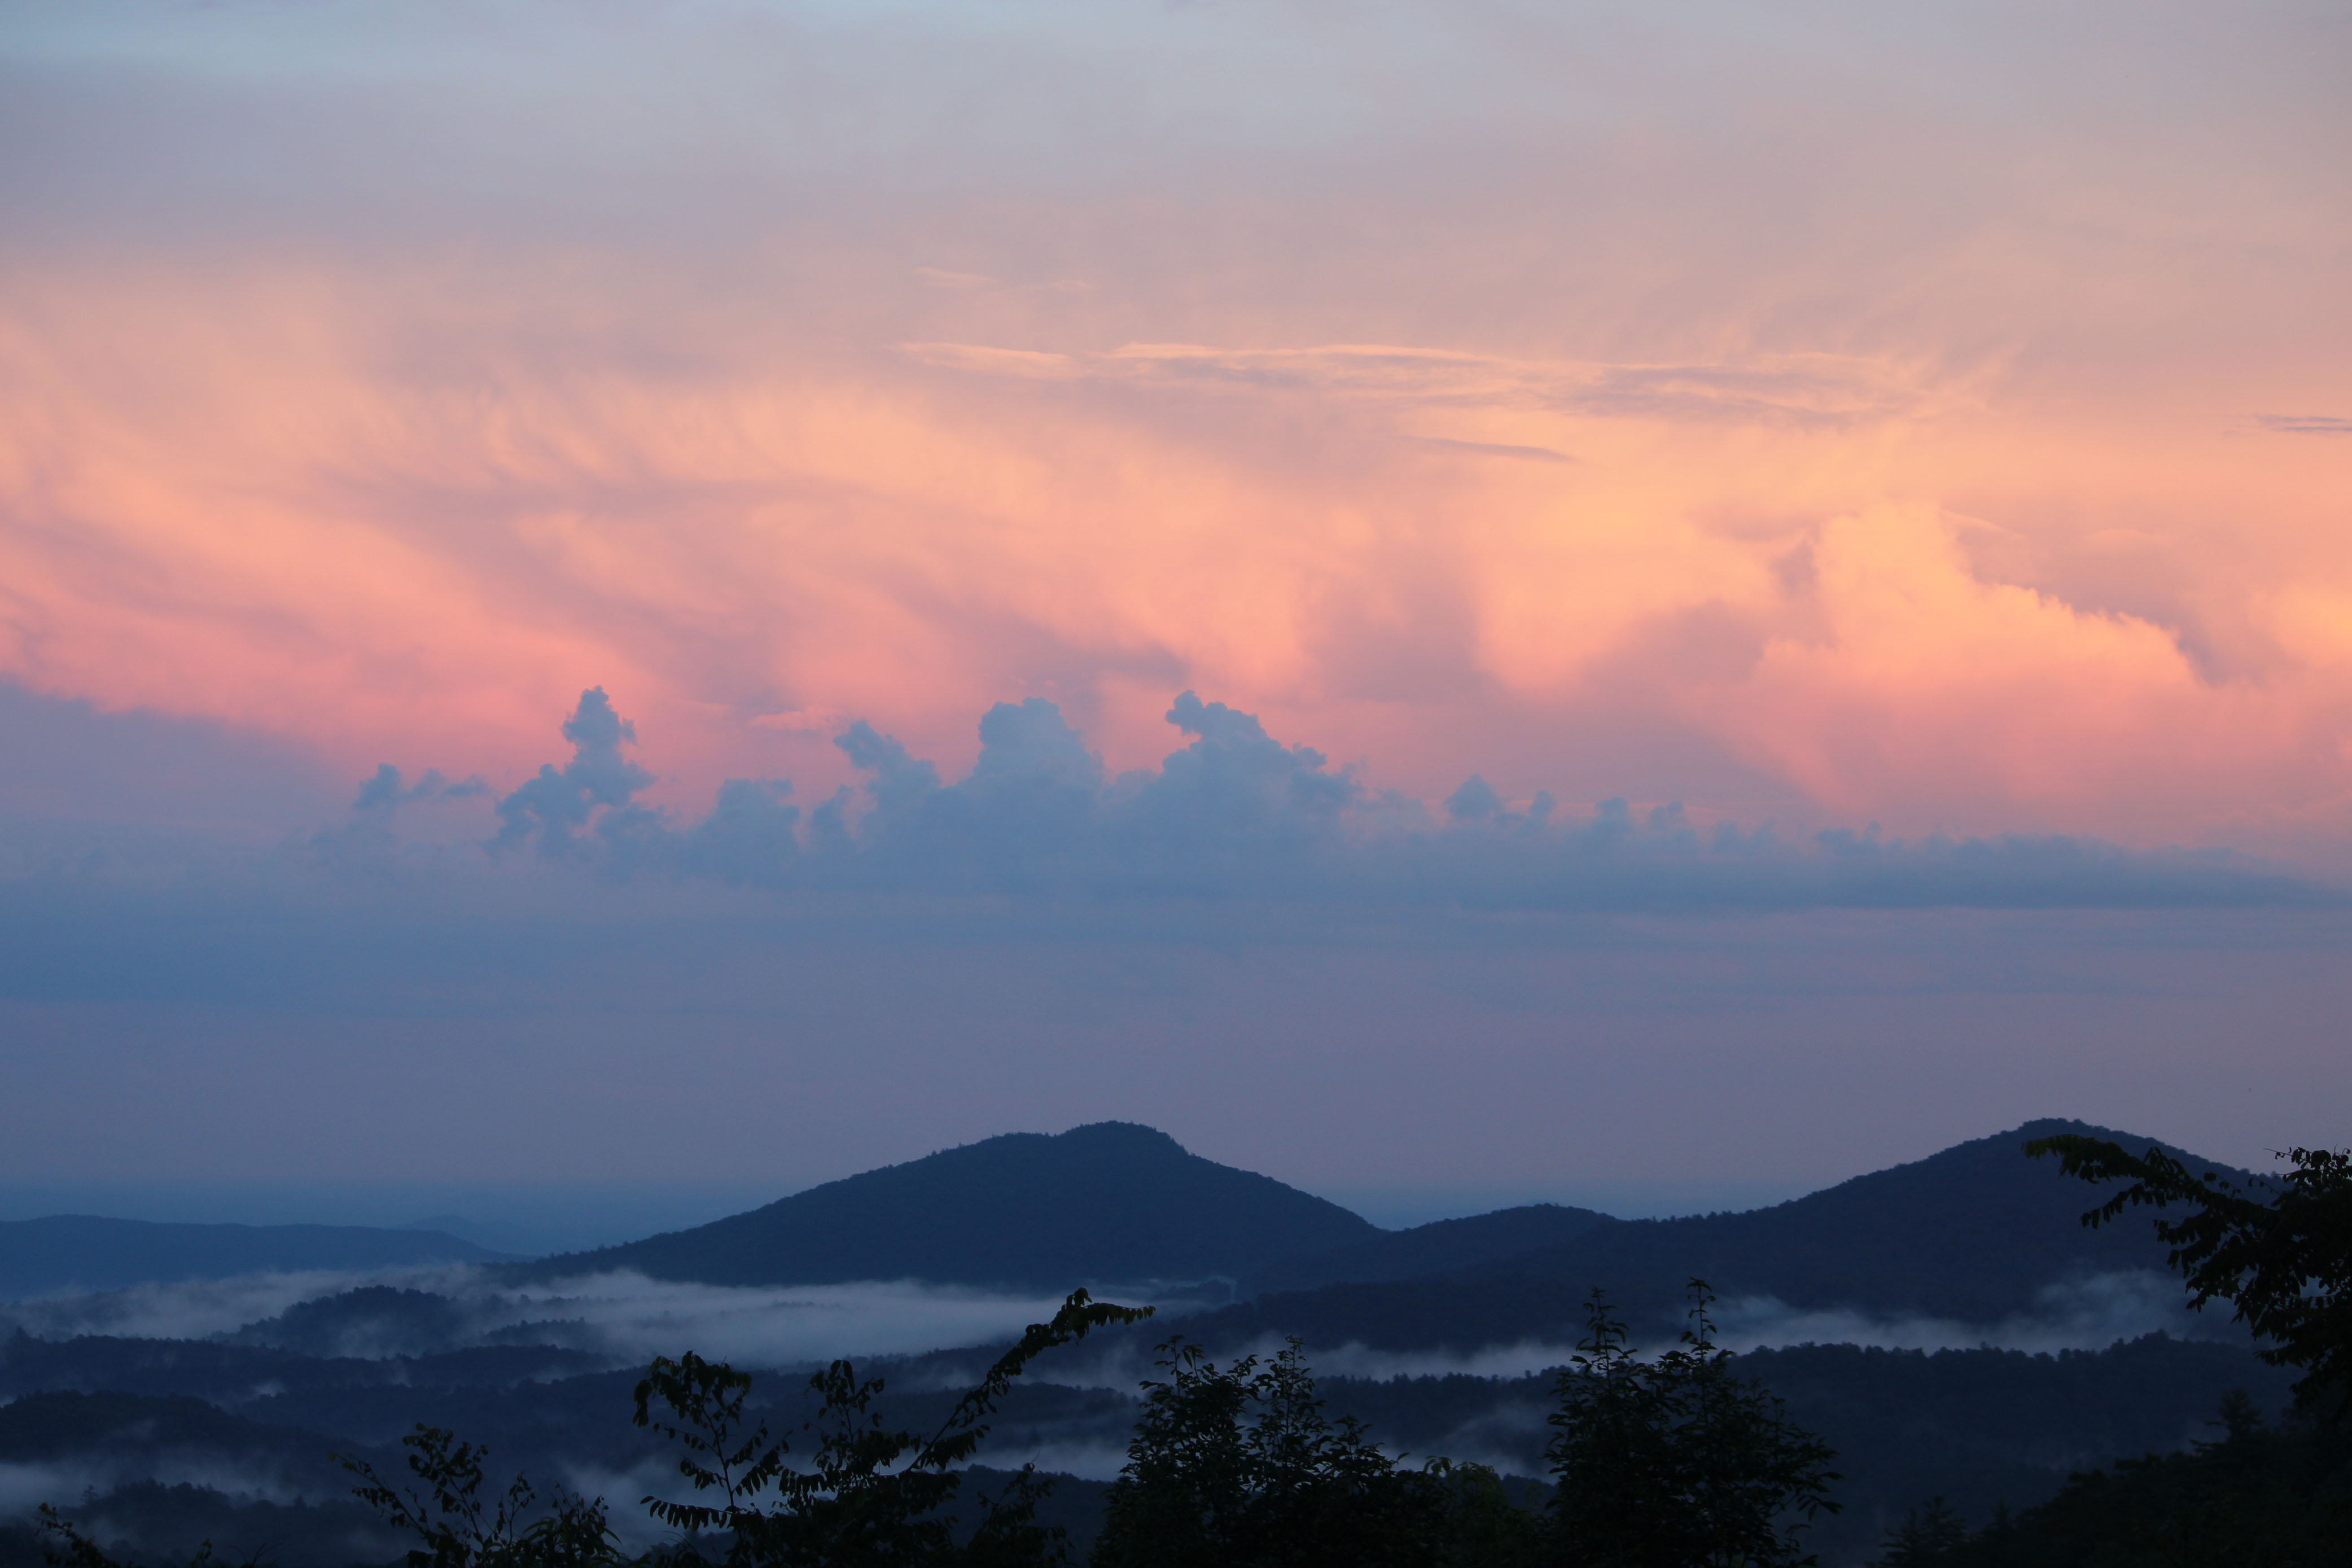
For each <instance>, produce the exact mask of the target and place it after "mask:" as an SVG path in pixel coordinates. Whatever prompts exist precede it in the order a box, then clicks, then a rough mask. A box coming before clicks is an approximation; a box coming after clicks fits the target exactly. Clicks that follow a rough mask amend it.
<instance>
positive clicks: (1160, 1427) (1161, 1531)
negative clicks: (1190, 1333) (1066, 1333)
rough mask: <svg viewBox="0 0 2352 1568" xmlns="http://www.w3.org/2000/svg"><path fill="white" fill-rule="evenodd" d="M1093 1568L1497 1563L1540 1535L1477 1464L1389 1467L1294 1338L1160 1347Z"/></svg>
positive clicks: (1407, 1567) (1501, 1566) (1494, 1567)
mask: <svg viewBox="0 0 2352 1568" xmlns="http://www.w3.org/2000/svg"><path fill="white" fill-rule="evenodd" d="M1159 1364H1160V1367H1161V1368H1163V1369H1164V1370H1165V1372H1166V1373H1167V1376H1166V1377H1165V1379H1164V1380H1160V1381H1152V1382H1147V1383H1145V1384H1144V1385H1143V1386H1144V1389H1145V1391H1146V1392H1145V1396H1144V1402H1143V1411H1142V1414H1141V1415H1140V1417H1139V1419H1138V1421H1137V1423H1136V1429H1135V1437H1134V1440H1133V1441H1132V1442H1131V1443H1130V1444H1129V1447H1128V1462H1127V1466H1126V1468H1124V1469H1123V1470H1121V1471H1120V1472H1119V1479H1118V1481H1117V1482H1116V1483H1114V1484H1113V1486H1112V1487H1111V1489H1110V1491H1109V1494H1108V1497H1107V1498H1106V1499H1105V1511H1104V1518H1103V1531H1102V1535H1101V1536H1100V1538H1099V1539H1097V1542H1096V1543H1095V1549H1094V1552H1093V1553H1092V1555H1091V1557H1090V1558H1089V1559H1088V1561H1089V1563H1091V1564H1092V1568H1202V1565H1205V1564H1218V1565H1220V1568H1294V1565H1295V1568H1320V1565H1322V1564H1327V1563H1347V1564H1349V1565H1350V1568H1387V1565H1395V1568H1432V1565H1435V1564H1445V1563H1462V1564H1464V1565H1465V1568H1468V1565H1469V1564H1473V1563H1475V1564H1478V1565H1479V1568H1505V1565H1507V1564H1509V1563H1519V1562H1528V1561H1531V1558H1530V1557H1529V1556H1528V1552H1530V1551H1531V1549H1532V1547H1533V1546H1534V1544H1535V1541H1536V1537H1537V1531H1536V1529H1535V1525H1534V1521H1533V1520H1532V1519H1530V1518H1529V1517H1528V1516H1527V1515H1525V1514H1523V1513H1521V1512H1520V1511H1519V1510H1517V1509H1514V1508H1513V1507H1512V1506H1511V1504H1510V1502H1509V1500H1508V1499H1507V1497H1506V1496H1505V1495H1504V1492H1503V1488H1502V1483H1501V1481H1500V1479H1498V1478H1497V1477H1496V1475H1495V1473H1494V1472H1493V1471H1491V1470H1489V1469H1487V1468H1485V1467H1484V1466H1477V1465H1454V1464H1452V1463H1450V1462H1449V1461H1446V1460H1442V1459H1441V1460H1435V1461H1433V1462H1432V1463H1431V1464H1429V1465H1428V1466H1425V1467H1424V1468H1422V1469H1419V1470H1408V1469H1404V1468H1400V1467H1399V1466H1398V1464H1397V1462H1396V1461H1395V1460H1394V1459H1391V1458H1390V1457H1389V1456H1388V1455H1387V1454H1385V1453H1383V1452H1382V1451H1381V1448H1380V1447H1379V1446H1378V1445H1377V1444H1375V1443H1374V1442H1373V1441H1372V1440H1371V1437H1370V1434H1369V1433H1368V1432H1367V1431H1366V1430H1365V1428H1364V1426H1362V1424H1361V1423H1360V1422H1359V1421H1357V1420H1356V1419H1355V1418H1354V1417H1352V1416H1349V1417H1343V1418H1341V1419H1340V1420H1339V1421H1337V1422H1334V1421H1332V1420H1330V1419H1328V1417H1326V1416H1325V1415H1324V1414H1323V1401H1322V1399H1321V1398H1320V1397H1319V1396H1318V1394H1316V1391H1315V1379H1314V1376H1313V1374H1312V1373H1310V1372H1309V1371H1308V1369H1307V1360H1306V1355H1305V1352H1304V1351H1303V1349H1302V1347H1301V1345H1300V1343H1299V1342H1298V1341H1297V1340H1295V1339H1294V1340H1292V1341H1290V1342H1289V1343H1288V1345H1287V1346H1286V1348H1285V1349H1283V1350H1281V1351H1280V1352H1276V1354H1275V1355H1274V1356H1273V1358H1272V1359H1270V1360H1268V1361H1265V1362H1260V1361H1259V1359H1258V1358H1257V1357H1255V1356H1243V1357H1242V1358H1241V1359H1239V1360H1238V1361H1235V1362H1233V1363H1229V1364H1228V1365H1225V1366H1223V1367H1220V1366H1218V1365H1217V1364H1216V1363H1214V1362H1213V1361H1211V1360H1209V1359H1208V1357H1207V1355H1206V1354H1205V1353H1204V1352H1202V1349H1201V1347H1200V1346H1198V1345H1195V1344H1187V1343H1185V1342H1183V1341H1182V1340H1181V1339H1171V1340H1170V1341H1169V1342H1166V1343H1165V1344H1162V1345H1161V1346H1160V1363H1159Z"/></svg>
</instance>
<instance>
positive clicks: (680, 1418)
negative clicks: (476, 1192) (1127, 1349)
mask: <svg viewBox="0 0 2352 1568" xmlns="http://www.w3.org/2000/svg"><path fill="white" fill-rule="evenodd" d="M1150 1315H1151V1309H1150V1308H1149V1307H1122V1306H1117V1305H1114V1304H1113V1303H1111V1302H1108V1301H1096V1300H1091V1299H1090V1298H1089V1297H1088V1296H1087V1292H1086V1291H1084V1290H1075V1291H1072V1292H1071V1293H1070V1296H1069V1298H1068V1300H1066V1301H1064V1302H1063V1303H1062V1307H1061V1310H1059V1311H1057V1312H1056V1313H1055V1315H1054V1318H1053V1321H1050V1322H1045V1323H1032V1324H1031V1325H1030V1326H1029V1328H1028V1331H1026V1332H1025V1333H1024V1334H1023V1335H1022V1337H1021V1341H1020V1342H1019V1343H1018V1344H1016V1345H1014V1346H1013V1348H1012V1349H1011V1350H1009V1351H1007V1352H1004V1354H1003V1355H1002V1356H1000V1357H998V1358H997V1360H996V1362H995V1363H994V1364H993V1365H992V1366H991V1367H990V1368H989V1370H988V1373H987V1374H986V1375H985V1376H983V1377H982V1379H981V1381H980V1382H979V1384H976V1385H975V1386H974V1387H973V1388H972V1389H971V1391H970V1392H968V1393H967V1394H964V1396H963V1397H962V1398H961V1399H960V1400H958V1401H957V1402H956V1405H955V1408H954V1409H953V1410H951V1411H950V1412H949V1414H948V1416H947V1418H946V1420H945V1421H944V1422H942V1423H941V1424H940V1427H939V1429H938V1430H937V1431H936V1432H934V1433H933V1434H932V1435H931V1436H929V1437H923V1436H917V1435H916V1434H914V1433H911V1432H905V1431H898V1430H894V1429H891V1428H888V1427H886V1426H884V1425H883V1423H882V1419H881V1417H880V1416H879V1415H877V1414H876V1413H875V1412H874V1410H873V1408H872V1405H873V1400H874V1396H875V1395H876V1394H880V1393H881V1392H882V1391H883V1383H882V1380H881V1379H880V1378H870V1379H864V1380H861V1379H860V1378H859V1377H858V1376H857V1373H856V1368H855V1367H853V1366H852V1365H851V1364H850V1363H848V1362H846V1361H836V1362H835V1363H833V1364H832V1365H830V1366H829V1367H827V1368H826V1369H825V1370H824V1371H823V1372H821V1373H817V1374H816V1375H815V1376H814V1378H812V1379H810V1383H809V1386H810V1388H811V1390H812V1391H813V1392H814V1393H815V1394H817V1396H818V1410H817V1414H816V1415H815V1416H814V1418H813V1419H812V1420H811V1421H810V1422H809V1423H808V1424H807V1425H806V1426H804V1427H803V1430H804V1431H806V1432H809V1433H811V1434H813V1436H814V1449H813V1451H812V1453H811V1454H810V1457H809V1458H810V1463H809V1467H808V1468H806V1469H795V1468H792V1467H791V1466H790V1465H788V1464H787V1463H786V1461H785V1455H786V1454H787V1452H788V1451H789V1449H790V1444H789V1443H788V1442H786V1441H783V1440H779V1439H772V1438H771V1436H770V1435H769V1432H768V1429H767V1427H766V1426H765V1424H764V1423H761V1424H755V1425H751V1426H750V1428H749V1429H748V1430H746V1423H747V1416H746V1414H745V1409H744V1405H745V1401H746V1399H747V1397H748V1396H749V1394H750V1392H751V1374H750V1373H740V1372H737V1371H735V1370H734V1369H733V1368H731V1367H729V1366H727V1365H726V1364H725V1363H713V1362H706V1361H704V1360H702V1358H700V1357H699V1356H696V1355H693V1354H688V1355H685V1356H681V1357H679V1358H678V1359H677V1360H676V1361H672V1360H670V1359H669V1358H667V1357H663V1358H661V1359H659V1360H656V1362H655V1363H653V1366H652V1368H651V1370H649V1371H648V1372H647V1373H646V1376H645V1378H644V1379H643V1380H642V1381H641V1382H639V1383H638V1384H637V1387H636V1415H635V1420H636V1424H637V1425H638V1426H646V1427H650V1428H651V1429H652V1430H654V1431H655V1432H656V1433H659V1434H661V1435H663V1436H667V1437H669V1438H671V1439H672V1440H674V1441H676V1442H677V1443H678V1444H680V1445H681V1446H682V1447H684V1448H685V1450H686V1452H685V1453H684V1454H683V1455H681V1456H680V1457H679V1459H678V1473H679V1474H680V1475H681V1476H683V1477H685V1478H686V1479H688V1481H690V1482H692V1483H693V1486H694V1489H695V1490H696V1491H697V1492H698V1493H704V1492H709V1491H713V1490H716V1491H717V1492H718V1493H719V1501H718V1502H716V1503H698V1502H669V1501H666V1500H662V1499H659V1498H653V1497H648V1498H646V1500H645V1506H646V1510H648V1511H649V1512H650V1513H652V1515H653V1516H654V1517H655V1518H656V1519H657V1520H659V1521H662V1522H663V1523H665V1524H667V1525H670V1526H672V1527H673V1528H676V1529H679V1530H688V1531H726V1532H728V1533H729V1535H730V1545H729V1548H728V1552H727V1561H728V1563H730V1564H731V1565H735V1568H864V1565H865V1564H869V1563H871V1564H886V1563H887V1564H916V1563H924V1564H929V1563H940V1564H946V1563H955V1564H962V1565H969V1568H982V1565H983V1564H984V1565H986V1568H1015V1565H1027V1564H1044V1563H1056V1562H1061V1561H1065V1560H1066V1556H1067V1548H1066V1542H1064V1540H1063V1535H1062V1532H1061V1531H1058V1530H1049V1529H1046V1528H1045V1527H1043V1526H1040V1525H1038V1524H1037V1523H1036V1522H1035V1513H1036V1507H1037V1503H1038V1501H1039V1500H1040V1499H1041V1498H1043V1497H1044V1495H1045V1490H1046V1489H1047V1487H1048V1486H1049V1485H1050V1484H1051V1483H1050V1482H1048V1481H1047V1480H1045V1479H1043V1478H1041V1477H1039V1476H1038V1475H1037V1474H1036V1473H1035V1470H1034V1468H1031V1467H1027V1466H1024V1467H1023V1468H1022V1469H1021V1471H1020V1473H1019V1474H1017V1475H1015V1476H1014V1477H1013V1479H1011V1480H1010V1481H1009V1482H1008V1483H1007V1484H1006V1485H1005V1487H1004V1489H1003V1490H1002V1491H1001V1492H1000V1493H999V1494H998V1495H997V1496H995V1497H993V1498H990V1497H987V1496H985V1495H982V1496H981V1497H980V1498H979V1499H978V1500H979V1502H980V1504H981V1509H980V1516H979V1520H978V1522H977V1525H976V1528H975V1530H974V1531H973V1533H972V1534H971V1537H970V1539H968V1540H967V1541H965V1542H962V1543H961V1544H959V1543H958V1542H957V1541H956V1539H955V1534H956V1531H955V1526H956V1521H955V1520H953V1519H951V1518H950V1517H948V1516H946V1515H945V1514H943V1513H942V1512H941V1510H943V1509H944V1508H945V1507H946V1506H947V1505H948V1504H949V1503H950V1502H952V1501H953V1500H954V1499H955V1497H956V1494H957V1492H958V1491H959V1490H960V1489H961V1487H962V1484H963V1479H964V1478H963V1476H962V1475H961V1473H960V1470H959V1467H961V1466H962V1465H964V1464H966V1463H968V1462H969V1461H970V1459H971V1456H972V1455H973V1454H974V1453H976V1452H977V1451H978V1450H979V1448H980V1446H981V1444H982V1442H983V1441H984V1440H985V1439H986V1437H987V1436H988V1426H987V1417H988V1415H990V1414H991V1413H992V1411H993V1410H994V1409H995V1407H996V1405H997V1402H998V1401H1000V1400H1002V1399H1003V1397H1004V1395H1005V1394H1006V1392H1007V1391H1008V1390H1010V1388H1011V1387H1012V1384H1013V1379H1014V1378H1016V1377H1018V1376H1020V1375H1021V1373H1022V1372H1023V1370H1024V1369H1025V1368H1026V1367H1027V1365H1028V1363H1030V1362H1031V1361H1033V1360H1034V1359H1035V1358H1036V1357H1037V1356H1039V1355H1041V1354H1043V1353H1044V1352H1046V1351H1049V1350H1053V1349H1055V1348H1056V1347H1058V1346H1061V1345H1066V1344H1071V1343H1074V1342H1077V1341H1079V1340H1082V1339H1084V1338H1086V1336H1087V1334H1088V1333H1090V1332H1092V1331H1094V1330H1096V1329H1097V1328H1101V1327H1104V1326H1106V1325H1108V1324H1115V1323H1116V1324H1124V1323H1133V1322H1139V1321H1141V1320H1143V1319H1145V1318H1148V1317H1150ZM656 1405H658V1406H659V1407H660V1408H661V1410H662V1411H664V1412H666V1415H665V1414H657V1413H656ZM771 1495H772V1504H771V1503H769V1502H768V1501H767V1499H768V1498H769V1497H770V1496H771Z"/></svg>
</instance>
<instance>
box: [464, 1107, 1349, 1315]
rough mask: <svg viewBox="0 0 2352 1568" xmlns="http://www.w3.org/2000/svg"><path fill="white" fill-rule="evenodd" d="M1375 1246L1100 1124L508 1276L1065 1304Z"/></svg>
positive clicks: (1192, 1157)
mask: <svg viewBox="0 0 2352 1568" xmlns="http://www.w3.org/2000/svg"><path fill="white" fill-rule="evenodd" d="M1386 1234H1387V1233H1385V1232H1382V1231H1381V1229H1380V1228H1379V1227H1378V1226H1374V1225H1373V1224H1372V1223H1371V1222H1370V1220H1367V1219H1364V1218H1362V1217H1361V1216H1360V1215H1354V1214H1351V1213H1349V1211H1348V1210H1346V1209H1343V1208H1341V1207H1340V1206H1339V1205H1337V1204H1335V1203H1329V1202H1327V1201H1326V1200H1324V1199H1322V1198H1318V1197H1315V1196H1313V1195H1312V1194H1307V1193H1302V1192H1300V1191H1298V1190H1297V1188H1296V1187H1288V1186H1285V1185H1284V1184H1282V1183H1280V1182H1277V1181H1276V1180H1275V1179H1274V1178H1273V1177H1271V1176H1260V1175H1256V1174H1254V1173H1250V1172H1248V1171H1237V1170H1235V1169H1234V1168H1233V1167H1232V1166H1230V1165H1220V1164H1217V1163H1215V1162H1213V1161H1210V1160H1204V1159H1202V1158H1201V1157H1200V1156H1199V1155H1197V1154H1193V1153H1189V1152H1186V1151H1185V1149H1184V1147H1183V1146H1182V1145H1181V1144H1180V1143H1178V1142H1176V1140H1174V1139H1173V1138H1171V1137H1169V1136H1168V1134H1166V1133H1165V1132H1157V1131H1153V1130H1152V1129H1150V1128H1149V1127H1139V1126H1137V1125H1135V1124H1134V1123H1132V1122H1125V1121H1098V1122H1096V1123H1094V1124H1092V1125H1090V1126H1086V1127H1075V1128H1072V1129H1071V1130H1070V1131H1067V1132H1064V1133H1060V1134H1058V1135H1056V1136H1052V1137H1048V1136H1046V1135H1045V1134H1043V1133H1036V1132H1013V1133H1007V1134H1005V1135H1004V1136H1003V1137H999V1138H990V1139H987V1140H985V1141H983V1142H978V1143H968V1144H965V1145H964V1146H963V1147H961V1148H957V1149H949V1150H945V1151H942V1152H940V1153H936V1154H930V1155H927V1156H925V1157H924V1158H922V1159H919V1160H910V1161H908V1162H907V1163H905V1164H902V1165H888V1166H885V1167H884V1168H882V1169H881V1170H878V1171H867V1172H866V1173H864V1174H862V1175H856V1176H850V1177H847V1178H845V1179H844V1180H842V1181H838V1182H828V1183H826V1184H824V1185H823V1186H821V1187H812V1188H810V1189H809V1190H808V1191H806V1192H804V1193H796V1194H793V1196H791V1197H788V1198H784V1199H782V1200H781V1201H779V1202H776V1203H772V1204H770V1205H767V1206H766V1207H764V1208H757V1209H753V1210H752V1211H751V1212H750V1213H749V1214H740V1215H733V1216H731V1217H730V1218H727V1219H722V1220H718V1221H715V1222H713V1223H711V1224H709V1225H704V1226H696V1227H694V1228H693V1229H691V1230H681V1231H673V1232H670V1233H669V1234H667V1235H665V1236H656V1237H648V1238H646V1240H644V1241H635V1242H630V1243H628V1244H626V1245H625V1246H621V1247H602V1248H599V1249H598V1250H596V1251H593V1252H578V1253H568V1254H564V1255H561V1256H558V1257H554V1258H541V1259H539V1260H537V1261H535V1262H532V1263H529V1264H521V1265H516V1266H514V1267H513V1268H511V1270H510V1271H509V1272H510V1277H512V1278H515V1279H561V1278H563V1277H566V1276H572V1275H581V1274H590V1273H601V1272H604V1271H606V1270H611V1269H624V1268H626V1269H635V1270H636V1271H638V1272H639V1273H642V1274H646V1275H648V1276H650V1277H652V1278H654V1279H691V1280H698V1281H700V1282H702V1283H705V1284H711V1285H822V1284H834V1283H839V1282H843V1281H847V1280H855V1279H919V1280H928V1281H931V1282H935V1283H942V1284H956V1285H971V1286H1002V1287H1007V1288H1013V1289H1046V1290H1065V1289H1069V1288H1071V1287H1072V1286H1074V1285H1078V1284H1082V1283H1083V1284H1088V1285H1104V1284H1125V1285H1138V1284H1142V1283H1146V1282H1149V1281H1154V1280H1161V1281H1186V1282H1190V1281H1199V1280H1203V1279H1242V1278H1244V1277H1246V1276H1248V1275H1251V1274H1252V1273H1254V1272H1255V1271H1256V1270H1258V1269H1261V1268H1270V1267H1273V1266H1275V1265H1276V1264H1278V1263H1281V1262H1283V1261H1284V1260H1286V1259H1290V1258H1302V1257H1311V1256H1314V1255H1318V1254H1325V1253H1331V1252H1335V1251H1339V1250H1342V1249H1345V1248H1349V1247H1361V1246H1363V1245H1365V1244H1368V1243H1376V1242H1378V1241H1379V1240H1380V1239H1381V1237H1383V1236H1384V1235H1386Z"/></svg>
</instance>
